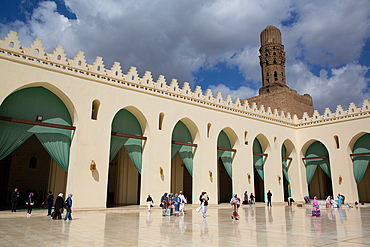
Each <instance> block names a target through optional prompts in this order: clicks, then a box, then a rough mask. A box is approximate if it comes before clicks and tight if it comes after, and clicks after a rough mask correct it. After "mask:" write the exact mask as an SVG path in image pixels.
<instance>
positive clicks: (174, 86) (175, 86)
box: [167, 79, 181, 94]
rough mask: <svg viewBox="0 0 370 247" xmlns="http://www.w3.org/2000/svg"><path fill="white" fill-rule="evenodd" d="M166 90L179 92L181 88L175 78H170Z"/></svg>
mask: <svg viewBox="0 0 370 247" xmlns="http://www.w3.org/2000/svg"><path fill="white" fill-rule="evenodd" d="M167 90H168V91H169V92H171V93H177V94H180V93H181V89H180V87H179V84H178V83H177V79H172V80H171V83H170V86H169V87H168V88H167Z"/></svg>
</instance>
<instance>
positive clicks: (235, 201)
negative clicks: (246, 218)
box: [230, 194, 240, 220]
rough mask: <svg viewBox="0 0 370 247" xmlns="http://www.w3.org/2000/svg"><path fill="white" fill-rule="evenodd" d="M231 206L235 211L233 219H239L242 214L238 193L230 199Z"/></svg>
mask: <svg viewBox="0 0 370 247" xmlns="http://www.w3.org/2000/svg"><path fill="white" fill-rule="evenodd" d="M230 204H231V207H232V208H233V213H232V215H231V219H235V220H239V219H240V216H239V214H238V208H239V207H240V198H239V197H238V195H237V194H234V196H233V198H231V200H230Z"/></svg>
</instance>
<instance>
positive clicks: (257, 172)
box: [253, 138, 265, 202]
mask: <svg viewBox="0 0 370 247" xmlns="http://www.w3.org/2000/svg"><path fill="white" fill-rule="evenodd" d="M262 153H263V151H262V146H261V144H260V142H259V140H258V139H257V138H255V139H254V141H253V171H254V172H253V173H254V174H253V175H254V197H255V201H256V202H264V201H265V185H264V160H263V155H261V154H262Z"/></svg>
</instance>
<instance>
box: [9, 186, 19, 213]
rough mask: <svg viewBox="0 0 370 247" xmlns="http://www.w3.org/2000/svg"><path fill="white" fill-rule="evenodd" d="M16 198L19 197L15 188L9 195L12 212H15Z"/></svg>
mask: <svg viewBox="0 0 370 247" xmlns="http://www.w3.org/2000/svg"><path fill="white" fill-rule="evenodd" d="M18 198H19V192H18V189H17V188H15V189H14V191H13V193H12V196H11V202H12V212H17V203H18Z"/></svg>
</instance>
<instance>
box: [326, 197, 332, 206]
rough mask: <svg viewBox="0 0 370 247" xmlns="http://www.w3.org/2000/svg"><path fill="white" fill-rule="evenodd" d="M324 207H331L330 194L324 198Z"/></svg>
mask: <svg viewBox="0 0 370 247" xmlns="http://www.w3.org/2000/svg"><path fill="white" fill-rule="evenodd" d="M326 207H327V208H331V196H330V195H329V196H328V197H327V198H326Z"/></svg>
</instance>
